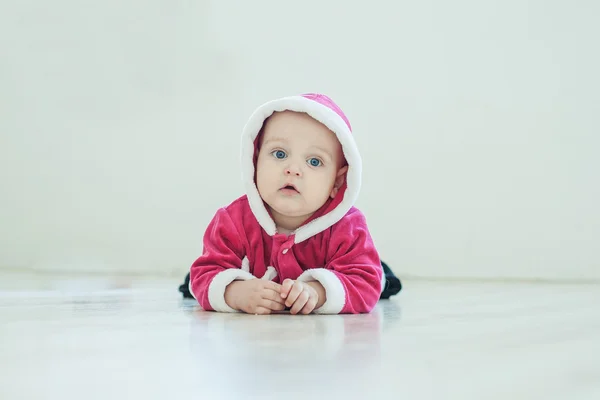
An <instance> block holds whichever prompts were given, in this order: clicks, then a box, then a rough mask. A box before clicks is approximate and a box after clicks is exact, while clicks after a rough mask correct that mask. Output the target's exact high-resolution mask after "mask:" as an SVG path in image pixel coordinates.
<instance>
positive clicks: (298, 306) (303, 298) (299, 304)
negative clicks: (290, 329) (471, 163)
mask: <svg viewBox="0 0 600 400" xmlns="http://www.w3.org/2000/svg"><path fill="white" fill-rule="evenodd" d="M309 297H310V296H309V294H308V292H306V291H304V292H302V293H300V295H299V296H298V298H297V299H296V301H295V302H294V305H293V307H292V308H291V309H290V314H298V313H299V312H300V310H302V308H304V306H305V305H306V303H307V302H308V299H309Z"/></svg>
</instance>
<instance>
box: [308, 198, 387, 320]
mask: <svg viewBox="0 0 600 400" xmlns="http://www.w3.org/2000/svg"><path fill="white" fill-rule="evenodd" d="M327 253H328V255H327V257H328V260H327V263H326V265H325V267H323V268H312V269H308V270H306V271H304V273H302V275H300V277H299V278H298V280H300V281H315V280H316V281H319V282H320V283H321V285H323V287H324V288H325V292H326V296H327V300H326V301H325V303H324V304H323V305H322V306H321V307H320V308H319V309H317V310H315V313H318V314H359V313H368V312H371V310H372V309H373V307H375V304H377V301H378V300H379V296H380V295H381V291H382V287H383V286H382V285H383V284H384V282H385V281H384V280H383V279H384V275H383V268H382V267H381V260H380V258H379V253H378V252H377V250H376V248H375V245H374V243H373V240H372V238H371V235H370V233H369V230H368V228H367V223H366V219H365V217H364V215H363V214H362V213H361V212H360V211H358V210H356V209H355V210H354V212H352V213H349V214H347V215H346V216H345V217H344V218H342V220H341V221H339V222H338V223H337V224H336V226H335V227H334V228H333V232H332V234H331V239H330V241H329V246H328V251H327Z"/></svg>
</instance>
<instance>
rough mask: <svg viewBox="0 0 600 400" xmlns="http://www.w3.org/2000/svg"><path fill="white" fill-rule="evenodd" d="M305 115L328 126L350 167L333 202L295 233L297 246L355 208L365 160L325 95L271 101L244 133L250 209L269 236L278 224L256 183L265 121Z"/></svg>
mask: <svg viewBox="0 0 600 400" xmlns="http://www.w3.org/2000/svg"><path fill="white" fill-rule="evenodd" d="M286 110H288V111H296V112H304V113H306V114H308V115H310V116H311V117H312V118H314V119H316V120H317V121H319V122H321V123H322V124H323V125H325V126H327V127H328V128H329V129H330V130H331V131H332V132H333V133H335V135H336V136H337V139H338V141H339V142H340V143H341V145H342V151H343V153H344V157H345V158H346V162H347V164H348V171H347V173H346V180H345V183H344V185H343V186H342V187H341V188H340V190H339V191H338V193H337V195H336V197H335V198H334V199H329V200H328V201H327V202H326V203H325V204H324V205H323V206H322V207H321V208H320V209H319V210H317V211H316V212H315V213H314V214H313V215H312V217H311V218H310V219H308V220H307V221H306V222H305V223H304V224H303V225H302V226H301V227H300V228H298V229H296V231H295V233H294V242H295V243H300V242H302V241H304V240H306V239H308V238H310V237H311V236H314V235H316V234H317V233H320V232H322V231H324V230H325V229H327V228H329V227H330V226H332V225H334V224H335V223H336V222H338V221H339V220H340V219H342V217H343V216H344V215H346V213H347V212H348V211H349V210H350V209H351V208H352V207H353V206H354V203H355V201H356V199H357V198H358V194H359V192H360V185H361V175H362V160H361V157H360V154H359V152H358V148H357V147H356V143H355V141H354V138H353V136H352V127H351V125H350V122H349V121H348V118H346V116H345V115H344V113H343V112H342V110H341V109H340V108H339V107H338V106H337V105H336V104H335V103H334V102H333V100H331V99H330V98H329V97H327V96H325V95H323V94H317V93H307V94H302V95H298V96H290V97H283V98H280V99H275V100H272V101H269V102H267V103H265V104H263V105H261V106H260V107H258V108H257V109H256V110H255V111H254V112H253V113H252V115H251V116H250V118H249V120H248V122H247V123H246V125H245V126H244V130H243V132H242V144H241V164H242V165H241V167H242V180H243V183H244V187H245V190H246V195H247V197H248V202H249V204H250V208H251V210H252V212H253V213H254V216H255V217H256V219H257V221H258V223H259V224H260V225H261V226H262V228H263V229H264V230H265V232H267V233H268V234H269V235H271V236H273V235H275V234H276V232H277V228H276V226H275V222H274V221H273V219H272V218H271V215H270V213H269V211H268V210H267V208H266V207H265V204H264V202H263V200H262V198H261V197H260V194H259V193H258V188H257V186H256V181H255V167H256V164H255V162H256V149H257V138H258V135H259V133H260V131H261V129H262V126H263V123H264V121H265V120H266V119H267V118H268V117H270V116H271V115H272V114H273V113H274V112H277V111H286Z"/></svg>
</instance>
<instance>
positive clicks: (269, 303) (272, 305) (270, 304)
mask: <svg viewBox="0 0 600 400" xmlns="http://www.w3.org/2000/svg"><path fill="white" fill-rule="evenodd" d="M260 305H261V306H262V307H265V308H268V309H269V310H271V311H283V310H285V306H284V305H283V303H278V302H277V301H273V300H267V299H263V300H262V301H261V303H260Z"/></svg>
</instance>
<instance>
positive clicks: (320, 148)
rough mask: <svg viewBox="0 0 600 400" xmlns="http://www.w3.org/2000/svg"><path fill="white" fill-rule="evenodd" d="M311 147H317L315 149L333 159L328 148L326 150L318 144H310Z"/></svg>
mask: <svg viewBox="0 0 600 400" xmlns="http://www.w3.org/2000/svg"><path fill="white" fill-rule="evenodd" d="M312 148H313V149H317V150H319V151H321V152H322V153H325V154H326V155H327V156H328V157H329V158H330V159H332V160H333V155H332V154H331V152H330V151H328V150H326V149H324V148H322V147H319V146H312Z"/></svg>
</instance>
